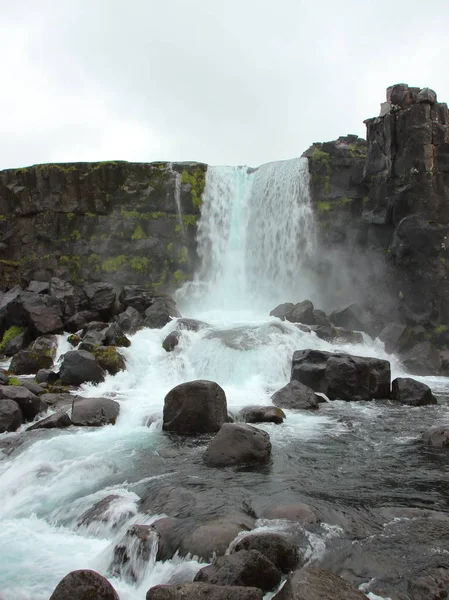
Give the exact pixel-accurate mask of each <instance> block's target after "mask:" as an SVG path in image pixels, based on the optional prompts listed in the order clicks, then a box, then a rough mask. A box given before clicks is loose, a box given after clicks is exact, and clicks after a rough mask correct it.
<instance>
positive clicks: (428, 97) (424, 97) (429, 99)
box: [416, 88, 437, 104]
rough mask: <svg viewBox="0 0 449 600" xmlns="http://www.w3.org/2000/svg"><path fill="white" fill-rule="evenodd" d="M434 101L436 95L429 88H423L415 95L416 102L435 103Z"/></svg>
mask: <svg viewBox="0 0 449 600" xmlns="http://www.w3.org/2000/svg"><path fill="white" fill-rule="evenodd" d="M436 101H437V95H436V93H435V92H434V91H433V90H431V89H430V88H423V89H422V90H421V91H420V92H419V94H418V95H417V97H416V102H426V103H428V104H435V103H436Z"/></svg>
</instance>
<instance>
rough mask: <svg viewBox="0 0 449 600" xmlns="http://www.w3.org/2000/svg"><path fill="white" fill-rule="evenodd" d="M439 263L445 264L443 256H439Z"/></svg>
mask: <svg viewBox="0 0 449 600" xmlns="http://www.w3.org/2000/svg"><path fill="white" fill-rule="evenodd" d="M440 263H441V264H442V265H445V264H446V259H445V258H444V256H440Z"/></svg>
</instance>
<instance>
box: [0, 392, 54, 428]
mask: <svg viewBox="0 0 449 600" xmlns="http://www.w3.org/2000/svg"><path fill="white" fill-rule="evenodd" d="M0 398H5V399H8V400H14V402H16V403H17V404H18V405H19V407H20V410H21V411H22V415H23V419H24V421H32V420H33V419H34V418H35V417H36V416H37V415H38V414H39V413H40V412H42V411H44V410H46V408H47V407H46V405H45V404H44V403H43V402H42V400H41V398H40V397H38V396H35V395H34V394H32V393H31V392H30V391H29V390H27V389H26V388H24V387H22V386H20V385H11V386H4V385H2V386H0Z"/></svg>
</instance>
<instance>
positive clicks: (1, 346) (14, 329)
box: [0, 325, 25, 352]
mask: <svg viewBox="0 0 449 600" xmlns="http://www.w3.org/2000/svg"><path fill="white" fill-rule="evenodd" d="M24 329H25V328H24V327H19V326H18V325H12V326H11V327H10V328H9V329H7V330H6V331H5V333H4V334H3V339H2V341H1V343H0V352H4V351H5V348H6V344H7V343H8V342H10V341H11V340H13V339H14V338H15V337H16V336H18V335H19V334H20V333H22V331H24Z"/></svg>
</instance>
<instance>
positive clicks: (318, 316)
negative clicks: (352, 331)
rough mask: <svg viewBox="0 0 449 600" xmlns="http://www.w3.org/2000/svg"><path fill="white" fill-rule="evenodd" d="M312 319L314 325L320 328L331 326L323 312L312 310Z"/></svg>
mask: <svg viewBox="0 0 449 600" xmlns="http://www.w3.org/2000/svg"><path fill="white" fill-rule="evenodd" d="M313 318H314V321H315V323H316V325H319V326H321V327H329V326H330V325H331V322H330V319H329V317H328V316H327V315H326V313H325V312H324V310H319V309H316V308H315V309H314V310H313Z"/></svg>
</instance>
